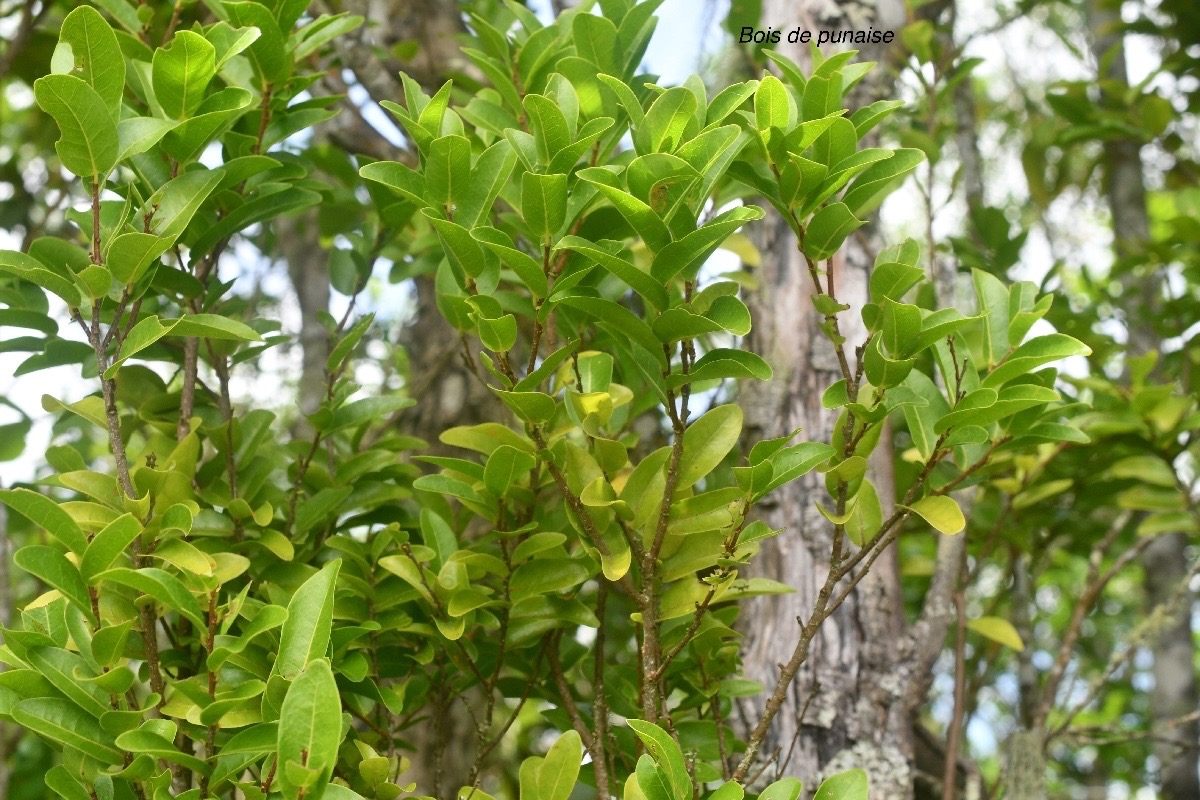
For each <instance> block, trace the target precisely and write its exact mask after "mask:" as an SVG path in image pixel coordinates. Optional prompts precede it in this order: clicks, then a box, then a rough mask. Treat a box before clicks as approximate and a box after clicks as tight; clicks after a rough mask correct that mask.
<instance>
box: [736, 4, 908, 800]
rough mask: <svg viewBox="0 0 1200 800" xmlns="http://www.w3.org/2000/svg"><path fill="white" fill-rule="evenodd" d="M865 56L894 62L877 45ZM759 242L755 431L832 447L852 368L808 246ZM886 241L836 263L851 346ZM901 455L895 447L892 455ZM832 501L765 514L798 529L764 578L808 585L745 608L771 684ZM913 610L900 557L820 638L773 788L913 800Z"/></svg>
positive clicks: (865, 96) (783, 734) (767, 552)
mask: <svg viewBox="0 0 1200 800" xmlns="http://www.w3.org/2000/svg"><path fill="white" fill-rule="evenodd" d="M762 18H763V19H764V20H768V21H770V23H771V24H772V25H773V26H774V27H776V28H780V29H783V30H791V29H793V28H795V27H797V26H800V27H801V28H803V29H808V30H814V31H815V30H819V29H835V28H836V29H845V28H854V29H866V28H868V27H872V26H873V27H875V28H877V29H878V28H885V29H891V28H898V27H899V26H900V25H901V24H902V23H903V20H904V9H903V5H902V4H899V3H896V4H893V3H889V2H879V3H872V2H845V3H832V2H822V0H804V1H803V2H795V0H767V2H765V3H764V4H763V14H762ZM779 49H781V50H782V51H783V52H784V53H785V54H786V55H788V56H789V57H791V58H793V59H795V60H796V61H798V62H799V63H801V64H804V63H805V61H806V60H807V50H806V48H802V47H801V46H788V45H786V44H781V45H780V47H779ZM862 57H863V58H867V59H870V60H879V61H882V60H884V59H883V54H882V53H881V52H878V51H876V52H871V48H869V47H868V48H864V52H863V53H862ZM890 87H891V76H890V75H889V74H888V72H887V70H885V69H882V68H881V69H878V70H875V71H873V72H872V73H871V74H870V75H869V76H868V77H867V78H866V79H864V80H863V82H862V83H860V84H859V85H858V86H857V87H856V88H855V92H854V96H853V97H852V98H851V103H852V104H854V105H860V104H864V103H867V102H870V101H871V100H874V99H877V98H878V97H880V96H884V95H886V94H888V93H889V92H890ZM759 236H760V237H761V238H760V241H759V247H760V250H761V252H762V254H763V260H762V267H761V269H760V272H759V275H758V279H759V283H760V289H759V291H758V292H756V293H755V294H753V295H752V296H751V297H750V298H748V299H749V302H750V305H751V311H752V314H753V317H754V320H755V328H754V331H753V332H752V333H751V335H750V339H749V342H748V347H749V348H750V349H752V350H754V351H755V352H758V353H760V354H761V355H762V356H763V357H764V358H766V359H767V361H768V362H770V364H771V366H772V367H773V368H774V370H775V378H774V380H772V381H771V382H769V383H766V384H757V385H754V384H747V385H746V386H744V387H743V390H742V402H743V404H744V408H745V410H746V420H747V433H748V435H749V437H750V438H751V440H756V439H758V438H763V437H772V436H780V435H783V434H785V433H789V432H791V431H792V430H793V429H795V428H797V427H802V428H803V429H804V436H805V438H809V439H815V440H825V441H828V437H829V436H830V434H831V429H832V426H833V424H834V422H835V417H834V415H832V414H831V413H830V412H828V411H826V410H825V409H824V408H822V406H821V403H820V398H821V393H822V392H823V391H824V389H825V388H826V387H827V386H829V385H830V384H831V383H833V382H834V381H836V380H838V379H839V378H840V377H841V373H840V370H839V367H838V363H837V361H836V358H835V356H834V352H833V349H832V347H831V345H830V343H829V342H828V340H827V339H825V337H824V336H823V335H822V333H821V332H820V330H819V327H818V326H819V323H820V318H819V316H818V315H817V314H816V312H815V310H814V308H813V305H812V302H811V300H810V298H809V295H810V292H811V285H810V282H809V277H808V274H807V271H806V268H805V265H804V263H803V261H802V260H801V258H800V256H799V254H798V252H797V250H796V241H795V237H794V236H793V235H792V233H791V231H790V229H789V228H788V226H787V225H786V224H785V223H784V221H783V220H782V219H780V218H779V217H778V216H777V215H775V214H771V215H769V216H768V218H767V219H766V220H764V221H763V222H762V223H760V225H759ZM875 238H876V237H875V235H874V233H873V227H872V226H868V227H867V228H864V229H861V230H860V231H859V233H858V234H856V235H855V236H853V237H851V239H850V240H849V241H848V242H847V244H846V246H845V247H844V248H843V250H842V253H841V254H840V255H839V256H838V257H837V258H836V259H835V262H834V267H833V269H834V271H835V277H836V285H837V287H838V299H839V301H840V302H844V303H849V304H850V305H851V309H850V310H849V311H847V312H844V313H843V314H842V315H841V320H842V324H843V326H846V327H843V329H842V332H843V334H844V335H846V336H847V338H848V340H849V342H851V343H855V342H861V341H862V339H863V335H864V334H863V331H862V330H861V328H856V325H857V324H858V320H859V316H858V315H859V309H861V307H862V303H863V301H864V299H865V296H866V287H867V279H868V273H869V269H870V265H871V263H872V261H873V259H874V255H875V253H876V252H877V250H878V246H877V243H876V242H875ZM847 327H849V328H850V329H849V330H847ZM888 451H889V447H888V446H887V445H886V444H884V445H881V447H880V449H879V452H882V453H887V452H888ZM873 480H875V482H876V485H877V486H878V489H879V495H880V498H881V500H883V501H884V503H885V506H887V505H890V504H891V502H892V498H893V496H894V491H893V487H892V481H891V469H890V463H888V462H884V463H882V464H880V463H876V464H874V465H873ZM825 495H826V493H825V489H824V484H823V479H821V477H820V476H817V475H815V474H810V475H809V476H807V477H806V478H805V479H802V480H800V481H797V482H796V483H794V484H792V485H790V486H789V487H787V488H786V489H783V490H780V491H779V492H776V493H775V495H773V500H772V503H771V505H769V506H764V507H763V508H762V512H763V513H762V518H763V520H764V521H765V522H766V523H767V524H769V525H771V527H773V528H780V527H783V528H786V529H787V531H786V533H784V534H783V535H781V536H779V537H776V538H775V539H773V540H771V542H770V544H769V545H768V546H766V547H764V548H763V552H762V553H761V554H760V556H759V558H758V559H757V560H756V562H755V563H756V565H757V567H756V569H757V570H758V574H761V575H765V576H766V577H770V578H774V579H776V580H779V581H782V582H784V583H787V584H789V585H791V586H792V587H794V588H795V589H796V592H795V593H794V594H790V595H785V596H781V597H780V596H776V597H769V598H764V599H758V600H755V601H752V602H751V603H749V604H748V605H747V606H746V607H745V609H744V611H743V619H744V620H745V624H744V632H745V634H746V641H745V649H744V653H743V658H744V663H745V667H746V671H747V675H748V677H751V678H753V679H755V680H758V681H760V682H761V683H763V684H764V685H767V686H770V685H773V684H774V682H775V680H776V677H777V674H778V673H777V666H776V665H777V664H779V663H780V662H783V661H786V660H787V658H788V656H789V655H790V652H791V649H792V646H793V644H794V642H795V640H796V636H797V634H798V630H799V628H798V625H797V623H796V619H797V617H800V618H801V619H807V617H808V616H809V614H810V613H811V610H812V608H813V603H814V601H815V599H816V596H817V592H818V590H819V588H820V585H821V583H822V582H823V581H824V577H825V573H826V570H827V568H828V564H829V554H830V549H831V534H832V529H831V525H830V523H829V522H828V521H827V520H826V519H825V518H824V517H822V516H821V515H820V514H819V513H818V512H817V510H816V507H815V505H814V503H815V502H816V501H817V500H825V499H826V497H825ZM886 513H887V509H886V508H885V514H886ZM901 609H902V603H901V597H900V587H899V579H898V572H897V569H896V562H895V556H894V551H893V552H891V553H888V554H886V555H885V556H884V557H882V558H880V560H879V561H878V562H877V563H876V565H875V567H874V568H873V570H872V572H871V574H870V575H868V576H867V578H865V579H864V580H863V581H862V583H861V584H860V585H859V588H858V591H857V592H855V593H854V594H853V595H852V596H851V597H850V598H848V599H847V601H846V603H845V604H844V605H843V606H842V607H841V608H840V609H839V610H838V611H837V612H836V613H835V614H834V615H833V617H831V618H830V619H829V620H828V621H827V622H826V623H825V625H824V626H823V627H822V629H821V631H820V632H819V633H818V635H817V637H816V638H815V640H814V641H813V644H812V649H811V652H810V655H809V658H808V661H807V663H806V664H805V665H804V666H803V667H802V668H801V670H800V672H799V674H798V675H797V677H796V679H795V681H794V682H793V684H792V687H791V691H790V693H789V695H788V697H787V700H786V702H785V705H784V707H783V709H782V710H781V711H780V713H779V715H778V717H777V718H776V721H775V725H774V727H773V729H772V731H771V733H770V734H769V735H768V738H767V740H766V741H765V743H764V747H763V750H762V752H763V754H764V757H767V758H770V757H772V756H775V757H776V759H777V760H776V763H775V764H774V765H773V766H771V767H770V768H768V769H767V770H766V771H765V773H764V775H763V779H762V780H763V781H766V780H768V779H771V778H774V777H776V776H779V775H791V776H797V777H800V778H802V779H803V780H804V781H805V783H806V785H807V786H809V787H815V786H816V785H817V783H819V781H820V779H821V778H822V777H824V776H825V775H828V774H830V773H833V772H836V771H839V770H843V769H848V768H851V767H860V768H863V769H865V770H866V771H867V773H868V774H869V775H870V776H871V787H872V797H873V798H880V799H881V800H882V798H903V797H908V796H910V795H911V792H912V775H911V760H912V750H913V745H912V739H911V736H912V732H911V716H910V714H909V713H908V710H907V708H906V707H905V704H904V703H903V702H902V695H903V686H902V685H901V682H900V681H899V680H897V676H896V674H895V666H896V665H895V661H894V655H895V644H896V641H897V638H898V637H899V635H900V634H901V632H902V630H903V624H904V622H903V617H902V610H901ZM760 707H761V706H760V705H758V704H756V703H754V702H749V703H745V704H743V706H742V707H741V708H740V709H739V713H740V715H741V716H742V718H743V719H745V720H746V721H747V722H748V723H749V724H750V725H753V724H754V723H755V722H757V719H758V714H759V711H760Z"/></svg>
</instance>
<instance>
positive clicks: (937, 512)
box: [907, 495, 967, 534]
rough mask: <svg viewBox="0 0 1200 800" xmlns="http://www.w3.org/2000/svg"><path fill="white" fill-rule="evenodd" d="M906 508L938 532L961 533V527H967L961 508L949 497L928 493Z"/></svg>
mask: <svg viewBox="0 0 1200 800" xmlns="http://www.w3.org/2000/svg"><path fill="white" fill-rule="evenodd" d="M907 508H908V510H909V511H912V512H913V513H914V514H916V515H918V516H919V517H921V518H922V519H924V520H925V521H926V522H928V523H929V524H930V525H932V526H933V527H934V529H935V530H937V531H938V532H940V533H946V534H955V533H962V532H963V529H964V528H966V527H967V520H966V519H965V518H964V517H963V513H962V509H960V508H959V507H958V503H956V502H955V501H954V499H953V498H951V497H945V496H940V495H930V496H928V497H922V498H921V499H920V500H918V501H917V502H915V503H913V504H912V505H911V506H907Z"/></svg>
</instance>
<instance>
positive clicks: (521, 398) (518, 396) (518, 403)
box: [492, 388, 555, 425]
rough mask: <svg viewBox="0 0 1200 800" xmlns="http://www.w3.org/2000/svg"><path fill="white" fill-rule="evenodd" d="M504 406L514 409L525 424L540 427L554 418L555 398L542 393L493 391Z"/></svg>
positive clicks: (494, 389)
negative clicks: (529, 423)
mask: <svg viewBox="0 0 1200 800" xmlns="http://www.w3.org/2000/svg"><path fill="white" fill-rule="evenodd" d="M492 391H493V392H495V393H496V394H497V396H499V398H500V400H501V401H503V403H504V405H506V406H508V407H509V408H510V409H512V412H513V413H514V414H516V415H517V417H518V418H520V419H521V421H523V422H531V423H533V424H535V425H539V424H541V423H543V422H549V421H550V418H551V417H553V416H554V410H555V404H554V398H553V397H551V396H550V395H548V394H544V393H542V392H506V391H503V390H501V389H496V388H493V389H492Z"/></svg>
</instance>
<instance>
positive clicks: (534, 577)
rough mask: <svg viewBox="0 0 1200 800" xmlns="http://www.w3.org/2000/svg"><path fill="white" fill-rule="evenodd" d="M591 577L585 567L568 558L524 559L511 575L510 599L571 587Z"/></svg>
mask: <svg viewBox="0 0 1200 800" xmlns="http://www.w3.org/2000/svg"><path fill="white" fill-rule="evenodd" d="M589 577H591V573H590V572H589V571H588V569H587V567H585V566H583V565H582V564H580V563H579V562H578V561H574V560H571V559H568V558H535V559H533V560H532V561H526V562H525V563H524V564H521V565H520V566H519V567H517V568H516V569H515V570H513V575H512V582H511V585H512V590H511V592H510V599H511V600H512V602H514V603H516V602H518V601H520V600H524V599H525V598H527V597H533V596H535V595H540V594H549V593H551V592H558V591H562V590H563V589H571V588H574V587H576V586H578V585H579V584H581V583H583V582H584V581H586V580H587V579H588V578H589Z"/></svg>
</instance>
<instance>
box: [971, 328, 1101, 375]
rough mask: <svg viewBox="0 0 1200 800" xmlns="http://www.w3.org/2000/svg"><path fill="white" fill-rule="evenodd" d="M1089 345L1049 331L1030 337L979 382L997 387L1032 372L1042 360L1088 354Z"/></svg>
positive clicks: (1047, 362) (1050, 360) (1047, 360)
mask: <svg viewBox="0 0 1200 800" xmlns="http://www.w3.org/2000/svg"><path fill="white" fill-rule="evenodd" d="M1091 352H1092V349H1091V348H1090V347H1088V346H1087V345H1085V344H1084V343H1083V342H1081V341H1079V340H1078V339H1074V338H1072V337H1070V336H1067V335H1066V334H1065V333H1051V334H1047V335H1046V336H1038V337H1037V338H1035V339H1030V340H1029V341H1028V342H1025V344H1023V345H1021V346H1020V347H1018V348H1017V349H1016V350H1014V351H1013V352H1012V354H1011V355H1009V357H1008V358H1007V359H1006V360H1005V362H1004V363H1003V364H1001V365H1000V366H998V367H996V368H995V369H994V370H992V371H991V372H990V373H988V375H987V377H986V378H984V379H983V382H982V385H983V386H986V387H991V388H998V387H1000V386H1003V385H1004V384H1005V383H1007V382H1009V381H1011V380H1012V379H1013V378H1016V377H1019V376H1021V375H1025V374H1026V373H1029V372H1032V371H1033V370H1035V369H1037V368H1038V367H1040V366H1042V365H1043V364H1049V363H1050V362H1052V361H1058V360H1060V359H1063V358H1070V357H1071V356H1086V355H1091Z"/></svg>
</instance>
